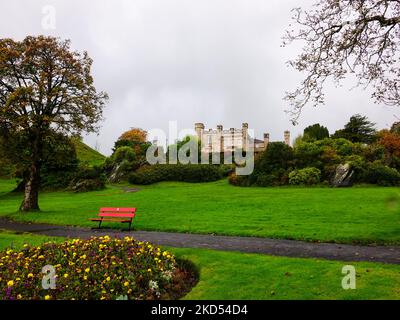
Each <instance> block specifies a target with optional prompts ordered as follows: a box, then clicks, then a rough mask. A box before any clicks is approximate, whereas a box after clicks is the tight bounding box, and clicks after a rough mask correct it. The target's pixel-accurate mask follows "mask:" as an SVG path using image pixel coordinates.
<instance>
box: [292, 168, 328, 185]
mask: <svg viewBox="0 0 400 320" xmlns="http://www.w3.org/2000/svg"><path fill="white" fill-rule="evenodd" d="M320 180H321V170H319V169H317V168H305V169H301V170H293V171H292V172H291V173H290V174H289V183H290V184H291V185H307V186H310V185H314V184H318V183H319V182H320Z"/></svg>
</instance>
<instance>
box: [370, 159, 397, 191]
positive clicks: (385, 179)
mask: <svg viewBox="0 0 400 320" xmlns="http://www.w3.org/2000/svg"><path fill="white" fill-rule="evenodd" d="M363 180H364V182H366V183H372V184H378V185H381V186H397V185H400V173H399V172H398V171H397V170H396V169H393V168H390V167H388V166H385V165H383V164H382V163H380V162H378V161H376V162H374V163H372V164H369V165H368V168H367V169H366V171H365V174H364V178H363Z"/></svg>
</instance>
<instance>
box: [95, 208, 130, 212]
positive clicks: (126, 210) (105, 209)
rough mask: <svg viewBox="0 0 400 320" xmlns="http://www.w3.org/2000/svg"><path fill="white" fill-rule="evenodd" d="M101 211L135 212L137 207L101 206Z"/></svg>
mask: <svg viewBox="0 0 400 320" xmlns="http://www.w3.org/2000/svg"><path fill="white" fill-rule="evenodd" d="M100 212H116V213H117V212H118V213H119V212H121V213H135V212H136V208H100Z"/></svg>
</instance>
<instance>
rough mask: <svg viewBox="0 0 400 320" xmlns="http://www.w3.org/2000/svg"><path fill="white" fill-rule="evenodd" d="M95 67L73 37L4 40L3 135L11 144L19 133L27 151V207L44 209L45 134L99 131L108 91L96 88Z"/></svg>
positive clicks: (0, 57)
mask: <svg viewBox="0 0 400 320" xmlns="http://www.w3.org/2000/svg"><path fill="white" fill-rule="evenodd" d="M91 66H92V60H91V59H90V57H89V56H88V54H87V52H83V53H80V52H77V51H73V50H71V48H70V41H69V40H65V41H63V40H60V39H59V38H54V37H44V36H38V37H31V36H29V37H26V38H25V39H24V40H22V41H15V40H12V39H0V129H1V130H0V135H1V136H2V139H1V140H2V141H3V143H5V144H7V141H12V139H15V137H16V136H17V137H19V141H20V142H21V141H22V142H23V144H22V145H21V150H20V151H19V152H21V153H25V154H28V161H27V163H26V164H24V165H25V166H26V172H27V177H26V183H25V193H24V200H23V202H22V204H21V207H20V209H21V210H22V211H32V210H39V203H38V196H39V186H40V169H41V166H42V164H43V157H44V154H43V152H44V144H45V143H46V139H48V137H49V136H51V135H52V134H54V132H58V133H62V134H65V135H67V134H80V133H81V132H82V131H86V132H95V131H97V130H98V126H97V124H98V122H99V120H101V118H102V109H103V107H104V105H105V102H106V100H107V94H106V93H104V92H97V91H96V88H95V87H94V84H93V78H92V76H91ZM6 147H7V145H6ZM21 158H23V159H25V158H26V157H21Z"/></svg>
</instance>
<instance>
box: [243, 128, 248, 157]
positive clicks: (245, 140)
mask: <svg viewBox="0 0 400 320" xmlns="http://www.w3.org/2000/svg"><path fill="white" fill-rule="evenodd" d="M248 137H249V124H248V123H243V124H242V150H244V151H247V148H248Z"/></svg>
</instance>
